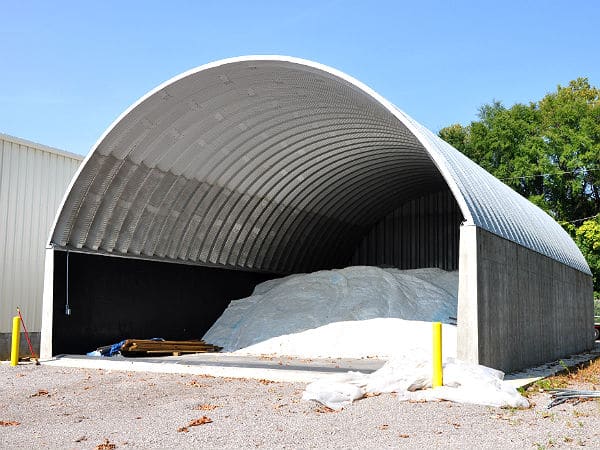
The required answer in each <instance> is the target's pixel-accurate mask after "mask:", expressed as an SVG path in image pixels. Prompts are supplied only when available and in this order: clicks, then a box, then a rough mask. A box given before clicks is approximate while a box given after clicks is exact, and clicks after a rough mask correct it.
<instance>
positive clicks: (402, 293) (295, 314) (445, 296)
mask: <svg viewBox="0 0 600 450" xmlns="http://www.w3.org/2000/svg"><path fill="white" fill-rule="evenodd" d="M457 293H458V272H446V271H444V270H441V269H416V270H397V269H380V268H377V267H367V266H355V267H347V268H345V269H340V270H322V271H319V272H315V273H310V274H300V275H291V276H289V277H285V278H279V279H275V280H270V281H267V282H265V283H262V284H259V285H258V286H256V288H255V290H254V292H253V294H252V296H250V297H247V298H244V299H241V300H234V301H232V302H231V303H230V305H229V306H228V308H227V309H226V310H225V312H224V313H223V314H222V315H221V317H220V318H219V319H218V320H217V321H216V322H215V324H214V325H213V326H212V327H211V328H210V330H208V332H207V333H206V334H205V335H204V337H203V339H204V340H205V341H206V342H210V343H211V344H214V345H218V346H220V347H223V349H224V351H228V352H231V351H235V350H239V349H244V351H246V352H248V353H253V354H262V353H281V352H284V353H281V354H286V355H296V356H306V357H317V356H341V354H340V352H344V355H343V356H346V357H353V356H354V357H362V356H367V355H366V354H365V352H364V350H361V351H359V352H357V353H356V354H353V353H352V351H353V350H352V348H353V347H354V346H355V345H354V344H355V343H352V344H351V343H348V345H344V344H343V342H341V345H340V343H338V345H336V346H332V347H331V350H332V351H333V353H331V354H325V353H326V352H325V350H324V349H323V350H319V354H318V355H316V354H315V353H314V351H315V349H314V348H311V346H309V345H307V344H308V342H309V341H310V340H311V338H310V337H307V336H306V335H302V334H296V336H294V339H292V340H295V339H296V338H298V339H303V340H305V339H308V341H306V340H305V342H304V344H303V346H302V348H300V346H295V347H296V349H295V350H294V351H293V352H292V353H285V352H288V351H292V350H291V347H294V344H293V343H292V344H291V345H288V347H285V348H284V347H282V345H283V341H286V340H287V341H290V339H287V338H282V339H280V340H279V341H277V342H271V343H270V344H273V347H272V348H273V349H272V350H270V349H269V345H270V344H267V345H265V346H263V347H256V346H254V344H257V343H259V342H264V341H267V340H268V339H271V338H275V337H277V336H287V335H290V334H293V333H301V332H303V331H306V330H314V329H316V328H319V327H320V331H322V332H326V333H328V336H327V339H329V338H331V337H332V335H331V332H332V331H334V332H335V333H338V334H339V339H340V340H343V339H344V338H349V337H352V336H351V335H350V333H348V332H350V331H351V332H352V334H354V332H360V333H366V334H362V336H361V337H362V339H363V340H365V341H370V348H371V350H370V351H367V353H368V354H369V356H389V355H390V353H389V352H388V351H386V352H384V353H381V352H379V351H378V350H377V349H378V348H380V346H381V345H389V344H385V343H384V342H382V341H381V340H379V339H377V340H376V339H374V338H373V337H371V336H370V334H369V333H370V331H368V330H347V329H344V327H345V326H347V327H352V326H353V325H351V324H346V325H345V326H337V328H336V327H335V326H334V323H335V322H349V321H364V320H368V319H376V318H397V319H404V320H405V321H425V322H432V321H438V322H445V323H448V322H452V320H451V319H450V318H456V306H457ZM328 324H332V326H333V328H334V329H335V330H332V328H326V327H324V326H325V325H328ZM396 325H397V326H400V327H409V326H411V324H410V323H403V324H400V323H398V324H396ZM393 326H394V325H391V326H390V327H389V329H390V330H391V329H392V328H393ZM399 332H400V336H396V335H394V334H391V335H387V337H386V335H385V334H383V333H378V335H377V337H379V336H380V337H381V339H382V340H383V341H386V340H391V341H393V340H397V337H399V338H402V337H403V336H404V335H406V334H407V333H408V330H407V331H406V332H402V330H399ZM312 333H313V334H314V335H316V334H319V332H315V331H313V332H312ZM396 334H397V333H396ZM409 335H410V334H409ZM313 337H315V338H316V336H313ZM327 339H325V336H323V338H322V339H321V340H320V344H321V345H323V344H325V342H326V340H327ZM451 339H454V337H452V338H451ZM410 341H412V339H411V340H410ZM403 344H404V343H402V342H400V343H399V345H403ZM410 344H412V342H410ZM249 346H254V347H252V348H251V349H248V347H249ZM303 352H306V353H303ZM301 353H302V354H301ZM380 353H381V354H380Z"/></svg>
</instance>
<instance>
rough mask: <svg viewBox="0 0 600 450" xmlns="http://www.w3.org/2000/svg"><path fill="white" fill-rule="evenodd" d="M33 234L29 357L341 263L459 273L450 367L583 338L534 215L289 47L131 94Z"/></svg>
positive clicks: (571, 277)
mask: <svg viewBox="0 0 600 450" xmlns="http://www.w3.org/2000/svg"><path fill="white" fill-rule="evenodd" d="M49 244H50V245H49V249H48V253H47V271H46V288H45V299H44V326H43V330H42V341H43V342H42V350H43V351H44V353H45V355H46V356H49V355H50V354H52V353H53V351H54V352H56V351H65V350H70V351H72V350H78V349H76V348H75V347H73V346H72V345H71V344H69V343H68V342H69V339H72V338H73V337H74V336H75V337H76V336H78V335H82V336H83V335H86V336H88V337H89V336H97V341H98V343H107V342H106V341H104V342H101V339H108V337H109V335H110V336H112V339H113V340H114V339H115V338H120V337H121V336H120V335H119V336H117V334H118V333H126V332H129V333H130V334H131V333H134V334H135V333H145V334H147V335H148V334H152V332H154V331H155V330H156V332H159V330H160V329H159V328H153V327H152V326H151V325H149V324H151V323H154V321H155V320H156V321H158V322H161V321H162V322H163V323H162V326H163V327H166V329H168V330H171V333H172V335H177V336H180V337H187V336H190V335H194V336H196V337H197V333H198V331H200V332H202V331H203V330H198V329H196V330H191V327H193V326H194V324H195V323H196V324H197V323H203V324H204V325H203V326H210V323H212V321H214V320H215V319H216V317H218V315H219V313H220V312H221V311H222V309H223V308H224V307H225V305H226V301H227V300H230V299H231V298H235V296H241V295H247V294H248V293H249V291H250V290H251V288H252V286H253V285H254V284H256V283H257V282H259V281H262V280H263V279H265V278H269V277H273V276H277V275H279V274H288V273H296V272H306V271H312V270H316V269H322V268H333V267H343V266H346V265H349V264H351V263H352V264H374V265H375V264H386V265H392V266H396V267H401V268H416V267H431V266H435V267H441V268H445V269H459V270H460V274H459V276H460V288H459V305H458V307H459V317H458V327H459V342H458V348H459V355H460V356H461V357H462V358H464V359H467V360H471V361H476V362H479V363H482V364H486V365H490V366H493V367H497V368H501V369H504V370H512V369H517V368H521V367H525V366H528V365H532V364H535V363H538V362H542V361H548V360H551V359H555V358H558V357H561V356H564V355H566V354H568V353H573V352H576V351H581V350H585V349H588V348H590V347H591V345H592V312H591V311H592V285H591V276H590V270H589V267H588V265H587V263H586V261H585V259H584V258H583V256H582V254H581V252H580V251H579V249H578V248H577V247H576V245H575V244H574V242H573V241H572V240H571V238H570V237H569V236H568V234H567V233H565V231H564V230H563V229H562V228H561V227H560V226H559V225H558V224H557V223H556V222H555V221H554V220H553V219H552V218H551V217H550V216H548V215H547V214H546V213H544V212H543V211H542V210H540V209H539V208H537V207H536V206H535V205H533V204H532V203H530V202H529V201H527V200H526V199H524V198H523V197H521V196H520V195H518V194H516V193H515V192H514V191H512V190H511V189H510V188H509V187H507V186H506V185H504V184H503V183H502V182H500V181H498V180H497V179H496V178H494V177H493V176H492V175H490V174H489V173H487V172H486V171H485V170H483V169H482V168H481V167H479V166H478V165H476V164H475V163H473V162H472V161H470V160H469V159H468V158H466V157H465V156H463V155H462V154H461V153H460V152H458V151H457V150H456V149H454V148H453V147H451V146H450V145H449V144H447V143H445V142H444V141H442V140H441V139H440V138H438V137H437V136H436V135H434V134H433V133H431V132H430V131H429V130H427V129H425V128H424V127H423V126H421V125H420V124H418V123H417V122H415V121H414V120H413V119H411V118H410V117H408V116H407V115H406V114H404V113H403V112H402V111H400V110H399V109H398V108H396V107H395V106H394V105H392V104H391V103H390V102H388V101H387V100H385V99H384V98H382V97H381V96H379V95H378V94H377V93H375V92H374V91H372V90H371V89H369V88H368V87H366V86H365V85H363V84H362V83H360V82H358V81H357V80H355V79H353V78H351V77H349V76H347V75H345V74H343V73H341V72H339V71H337V70H334V69H331V68H329V67H326V66H323V65H320V64H317V63H314V62H310V61H306V60H300V59H296V58H290V57H281V56H249V57H241V58H233V59H228V60H223V61H218V62H216V63H212V64H208V65H205V66H202V67H199V68H197V69H193V70H191V71H188V72H186V73H183V74H181V75H179V76H177V77H175V78H173V79H172V80H169V81H168V82H166V83H164V84H163V85H161V86H159V87H158V88H156V89H155V90H153V91H152V92H150V93H148V94H147V95H146V96H144V97H143V98H142V99H140V100H139V101H138V102H137V103H135V104H134V105H133V106H131V107H130V108H129V109H128V110H127V111H126V112H125V113H123V114H122V115H121V117H120V118H119V119H118V120H117V121H115V122H114V124H113V125H112V126H111V127H109V129H108V130H107V131H106V132H105V133H104V135H103V136H102V137H101V138H100V140H99V141H98V143H97V144H96V145H95V147H94V148H93V149H92V151H91V152H90V154H89V155H88V156H87V158H86V160H85V161H84V163H83V164H82V166H81V168H80V170H79V172H78V173H77V174H76V176H75V177H74V179H73V181H72V183H71V185H70V187H69V189H68V191H67V193H66V194H65V197H64V200H63V204H62V206H61V208H60V210H59V212H58V214H57V217H56V222H55V225H54V227H53V230H52V232H51V238H50V243H49ZM107 256H120V257H123V258H125V259H124V260H117V259H116V258H108V257H107ZM165 262H174V263H179V264H171V265H168V264H164V263H165ZM199 280H200V281H199ZM161 283H163V284H161ZM132 285H133V287H132ZM232 296H233V297H232ZM67 306H68V309H69V311H71V314H69V315H66V314H65V307H67ZM170 307H171V308H174V309H173V310H172V311H171V312H170V315H171V316H172V318H171V319H169V320H167V321H166V322H167V323H165V319H164V317H165V314H167V313H169V308H170ZM192 319H193V320H192ZM115 324H117V325H115ZM163 330H164V328H163ZM111 333H112V334H111ZM194 333H196V334H194ZM177 336H176V337H177ZM92 341H93V339H92ZM53 346H54V348H53Z"/></svg>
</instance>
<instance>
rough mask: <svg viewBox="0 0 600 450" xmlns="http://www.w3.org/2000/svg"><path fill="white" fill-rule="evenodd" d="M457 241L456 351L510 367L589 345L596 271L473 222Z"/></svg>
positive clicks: (464, 356)
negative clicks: (589, 271) (571, 264)
mask: <svg viewBox="0 0 600 450" xmlns="http://www.w3.org/2000/svg"><path fill="white" fill-rule="evenodd" d="M460 245H461V263H460V271H461V272H460V277H461V279H460V282H459V305H458V308H459V313H458V325H459V331H458V349H459V350H458V351H459V358H462V359H465V360H469V361H473V362H478V363H479V364H483V365H486V366H491V367H494V368H497V369H500V370H503V371H505V372H510V371H514V370H518V369H522V368H525V367H532V366H535V365H538V364H541V363H545V362H548V361H553V360H557V359H560V358H562V357H565V356H568V355H570V354H573V353H579V352H582V351H586V350H589V349H591V348H592V346H593V345H594V341H593V287H592V279H591V276H589V275H587V274H584V273H582V272H580V271H578V270H576V269H573V268H571V267H569V266H566V265H564V264H561V263H559V262H557V261H555V260H553V259H551V258H548V257H546V256H544V255H541V254H539V253H537V252H534V251H532V250H529V249H527V248H525V247H522V246H520V245H518V244H516V243H514V242H512V241H508V240H506V239H503V238H501V237H498V236H496V235H494V234H492V233H489V232H488V231H485V230H483V229H481V228H478V227H475V226H465V227H462V229H461V244H460Z"/></svg>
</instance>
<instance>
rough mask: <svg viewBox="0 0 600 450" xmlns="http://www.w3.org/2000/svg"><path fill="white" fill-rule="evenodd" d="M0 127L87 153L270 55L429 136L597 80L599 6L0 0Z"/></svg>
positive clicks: (549, 1)
mask: <svg viewBox="0 0 600 450" xmlns="http://www.w3.org/2000/svg"><path fill="white" fill-rule="evenodd" d="M0 15H1V16H2V18H3V20H2V25H1V26H0V62H1V63H0V133H6V134H10V135H13V136H17V137H21V138H24V139H28V140H31V141H34V142H38V143H41V144H45V145H48V146H52V147H56V148H59V149H62V150H66V151H70V152H73V153H78V154H82V155H83V154H87V153H88V151H89V150H90V149H91V148H92V146H93V145H94V143H95V142H96V140H97V139H98V138H99V137H100V136H101V135H102V133H103V132H104V130H105V129H106V128H108V127H109V125H110V124H111V123H112V122H113V121H114V120H115V119H116V118H117V117H118V116H119V115H120V114H121V113H122V112H123V111H124V110H125V109H127V108H128V107H129V106H130V105H131V104H132V103H134V102H135V101H136V100H137V99H139V98H140V97H142V96H143V95H144V94H145V93H146V92H148V91H150V90H151V89H153V88H154V87H156V86H158V85H159V84H161V83H163V82H164V81H166V80H168V79H170V78H172V77H174V76H175V75H178V74H179V73H181V72H184V71H186V70H188V69H191V68H194V67H197V66H200V65H203V64H206V63H209V62H212V61H216V60H219V59H223V58H229V57H234V56H242V55H249V54H271V55H272V54H279V55H288V56H295V57H300V58H305V59H309V60H313V61H316V62H319V63H321V64H325V65H328V66H331V67H334V68H336V69H338V70H341V71H343V72H345V73H347V74H349V75H351V76H353V77H354V78H357V79H358V80H360V81H362V82H363V83H365V84H366V85H368V86H369V87H371V88H372V89H374V90H375V91H377V92H378V93H379V94H381V95H383V96H384V97H385V98H387V99H388V100H390V101H391V102H392V103H394V104H396V105H397V106H398V107H399V108H400V109H402V110H403V111H405V112H406V113H407V114H409V115H410V116H412V117H413V118H414V119H416V120H417V121H419V122H421V123H422V124H423V125H425V126H426V127H428V128H429V129H431V130H432V131H435V132H437V131H439V130H440V129H441V128H443V127H445V126H447V125H450V124H453V123H461V124H463V125H464V124H468V123H469V122H471V121H472V120H476V119H477V111H478V109H479V107H480V106H481V105H483V104H485V103H490V102H492V101H494V100H500V101H502V102H503V103H504V104H505V105H506V106H510V105H512V104H514V103H517V102H518V103H528V102H530V101H536V100H539V99H541V98H542V97H543V96H544V95H545V94H546V93H548V92H551V91H553V90H555V89H556V87H557V85H559V84H560V85H563V86H564V85H566V84H568V82H569V81H570V80H572V79H575V78H577V77H588V78H589V80H590V82H591V83H592V84H593V85H595V86H599V85H600V57H599V56H598V55H599V51H600V45H599V44H600V1H597V0H580V1H575V0H573V1H567V0H564V1H558V0H556V1H554V0H543V1H542V0H540V1H537V0H535V1H527V0H521V1H512V0H505V1H495V2H483V1H452V0H445V1H427V0H419V1H414V0H413V1H403V0H398V1H377V0H371V1H366V0H365V1H362V2H361V1H342V0H321V1H312V0H302V1H296V2H293V1H283V0H279V1H261V0H254V1H249V0H247V1H242V0H240V1H237V0H229V1H225V0H221V1H209V0H204V1H200V0H198V1H192V0H189V1H180V0H170V1H152V0H144V1H142V0H129V1H122V0H121V1H116V0H103V1H95V2H82V1H73V2H68V1H60V0H54V1H28V0H19V1H16V0H0Z"/></svg>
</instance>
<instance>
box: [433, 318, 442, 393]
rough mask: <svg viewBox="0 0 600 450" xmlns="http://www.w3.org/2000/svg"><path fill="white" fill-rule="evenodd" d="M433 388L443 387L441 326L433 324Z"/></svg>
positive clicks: (437, 323)
mask: <svg viewBox="0 0 600 450" xmlns="http://www.w3.org/2000/svg"><path fill="white" fill-rule="evenodd" d="M431 385H432V386H433V387H438V386H443V385H444V378H443V375H442V324H441V323H440V322H434V323H433V379H432V382H431Z"/></svg>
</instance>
